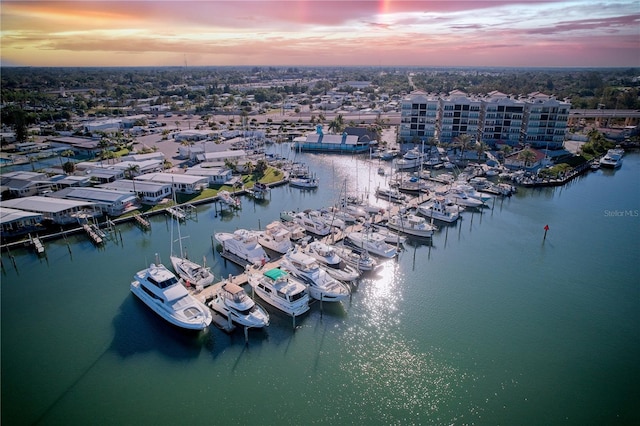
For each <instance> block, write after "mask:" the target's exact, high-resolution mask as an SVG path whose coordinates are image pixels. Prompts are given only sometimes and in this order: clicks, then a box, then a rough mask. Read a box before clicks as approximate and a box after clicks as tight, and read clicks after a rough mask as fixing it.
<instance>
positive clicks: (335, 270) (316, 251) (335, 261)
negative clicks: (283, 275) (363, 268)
mask: <svg viewBox="0 0 640 426" xmlns="http://www.w3.org/2000/svg"><path fill="white" fill-rule="evenodd" d="M302 251H303V252H304V253H306V254H308V255H310V256H312V257H314V258H315V259H316V260H317V261H318V262H319V263H320V267H321V268H323V269H324V270H325V271H326V272H327V273H328V274H329V275H330V276H332V277H333V278H335V279H336V280H338V281H342V282H347V283H348V282H352V281H355V280H357V279H358V278H360V272H359V271H358V270H356V269H355V268H354V267H352V266H350V265H348V264H347V263H346V262H343V261H342V258H341V257H340V256H338V253H337V252H336V251H335V249H334V247H333V246H332V245H329V244H326V243H323V242H322V241H312V242H310V243H309V244H307V245H306V246H303V247H302Z"/></svg>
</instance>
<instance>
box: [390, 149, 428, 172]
mask: <svg viewBox="0 0 640 426" xmlns="http://www.w3.org/2000/svg"><path fill="white" fill-rule="evenodd" d="M422 158H423V154H422V152H420V151H419V150H418V148H413V149H410V150H409V151H407V152H406V153H405V154H404V155H403V156H402V158H399V159H397V160H396V169H397V170H409V169H415V168H417V167H420V165H421V164H422Z"/></svg>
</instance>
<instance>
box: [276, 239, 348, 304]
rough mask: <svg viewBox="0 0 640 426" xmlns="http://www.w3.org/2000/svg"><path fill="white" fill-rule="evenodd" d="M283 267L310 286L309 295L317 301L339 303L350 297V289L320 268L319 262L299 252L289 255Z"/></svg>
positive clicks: (286, 256) (284, 260) (283, 261)
mask: <svg viewBox="0 0 640 426" xmlns="http://www.w3.org/2000/svg"><path fill="white" fill-rule="evenodd" d="M281 267H282V268H283V269H285V270H287V271H289V272H291V273H292V274H293V275H295V276H296V277H298V278H299V279H301V280H302V281H304V283H305V284H307V285H308V286H309V294H310V295H311V297H312V298H314V299H316V300H322V301H325V302H339V301H341V300H344V299H346V298H347V297H349V293H350V292H349V289H348V288H347V286H346V285H345V284H343V283H341V282H340V281H338V280H336V279H335V278H333V277H332V276H330V275H329V274H328V273H327V272H326V271H325V270H324V269H322V268H320V265H319V264H318V261H317V260H316V259H315V258H313V257H311V256H309V255H308V254H305V253H303V252H301V251H299V250H294V251H291V252H289V253H287V254H286V255H285V256H284V257H283V258H282V262H281Z"/></svg>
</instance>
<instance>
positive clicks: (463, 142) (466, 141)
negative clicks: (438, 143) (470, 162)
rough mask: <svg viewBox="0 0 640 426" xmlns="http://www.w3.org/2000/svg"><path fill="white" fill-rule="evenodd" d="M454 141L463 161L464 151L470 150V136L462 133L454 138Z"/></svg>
mask: <svg viewBox="0 0 640 426" xmlns="http://www.w3.org/2000/svg"><path fill="white" fill-rule="evenodd" d="M454 141H455V142H456V143H457V145H458V146H459V147H460V158H461V159H463V160H464V151H465V150H468V149H469V148H470V144H471V135H469V134H466V133H463V134H461V135H459V136H456V138H455V139H454Z"/></svg>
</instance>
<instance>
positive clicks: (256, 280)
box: [247, 268, 309, 317]
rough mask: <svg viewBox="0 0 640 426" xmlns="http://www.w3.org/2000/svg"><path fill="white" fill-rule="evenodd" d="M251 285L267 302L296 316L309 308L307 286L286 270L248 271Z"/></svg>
mask: <svg viewBox="0 0 640 426" xmlns="http://www.w3.org/2000/svg"><path fill="white" fill-rule="evenodd" d="M247 277H248V278H247V279H248V281H249V285H250V286H251V287H252V288H253V290H254V291H255V292H256V294H257V295H258V296H259V297H260V298H261V299H262V300H264V301H265V302H267V303H268V304H270V305H271V306H273V307H274V308H276V309H279V310H281V311H282V312H284V313H286V314H287V315H290V316H293V317H296V316H298V315H302V314H304V313H305V312H307V311H308V310H309V293H308V290H307V286H306V285H305V284H304V283H303V282H302V281H300V280H299V279H297V278H295V277H294V276H292V275H291V274H289V273H288V272H286V271H283V270H282V269H279V268H273V269H269V270H268V271H265V272H264V273H262V274H259V273H248V274H247Z"/></svg>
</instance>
